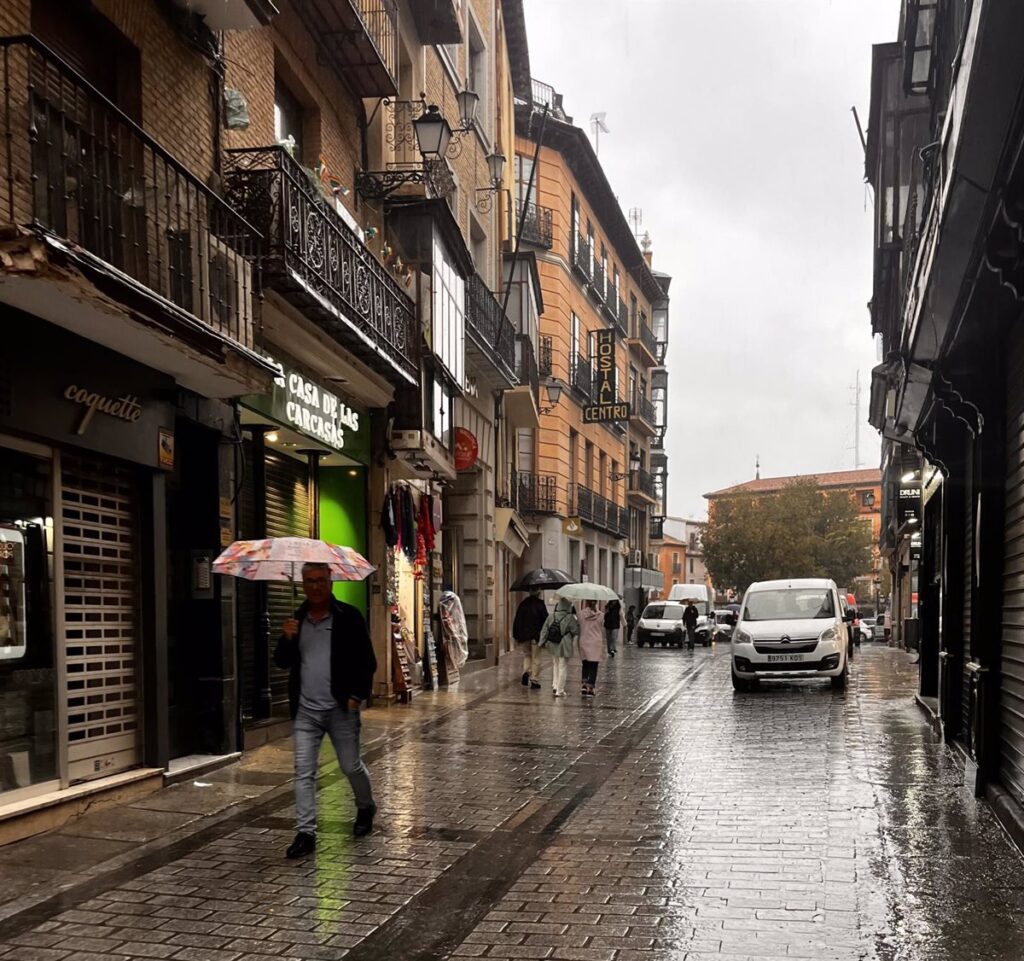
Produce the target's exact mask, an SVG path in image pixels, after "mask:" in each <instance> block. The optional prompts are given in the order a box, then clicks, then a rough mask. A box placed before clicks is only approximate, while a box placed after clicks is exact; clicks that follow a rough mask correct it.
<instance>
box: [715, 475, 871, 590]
mask: <svg viewBox="0 0 1024 961" xmlns="http://www.w3.org/2000/svg"><path fill="white" fill-rule="evenodd" d="M872 536H873V535H872V530H871V525H870V524H867V523H865V522H864V520H863V519H862V518H861V516H860V512H859V509H858V507H857V503H856V500H855V498H854V497H853V495H852V494H850V493H849V492H847V491H835V492H831V491H826V492H822V491H821V490H819V489H818V487H817V484H816V483H815V480H814V478H803V479H800V480H795V481H793V482H792V483H790V484H788V485H786V487H784V488H783V489H782V490H781V491H778V492H777V493H771V494H745V493H742V492H740V493H737V494H731V495H727V496H725V497H722V498H720V499H719V500H717V501H716V502H715V504H714V506H713V508H712V511H711V516H710V517H709V519H708V526H707V529H706V530H705V532H704V539H703V540H704V560H705V563H706V564H707V567H708V572H709V573H710V574H711V579H712V582H713V583H714V584H715V585H716V587H719V588H724V587H734V588H735V589H736V590H737V591H738V592H740V593H742V592H743V591H745V590H746V589H747V588H748V587H749V586H750V585H751V584H753V583H754V582H755V581H770V580H778V579H784V578H796V577H830V578H832V580H834V581H835V582H836V583H837V584H838V585H839V586H840V587H845V586H846V585H847V584H849V583H851V582H852V581H853V579H854V578H856V577H860V576H862V575H864V574H868V573H870V572H871V560H872V557H871V543H872Z"/></svg>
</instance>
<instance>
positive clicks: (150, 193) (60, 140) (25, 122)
mask: <svg viewBox="0 0 1024 961" xmlns="http://www.w3.org/2000/svg"><path fill="white" fill-rule="evenodd" d="M0 50H2V53H0V57H2V59H0V74H2V84H0V85H2V89H3V99H4V109H3V112H2V116H0V129H2V137H0V140H2V142H3V144H4V147H3V150H2V151H0V183H2V184H3V189H2V190H0V211H2V214H0V220H4V221H6V222H7V223H11V224H19V225H24V226H29V225H33V226H36V227H38V228H42V229H43V230H45V231H47V232H48V233H50V234H52V235H55V236H56V237H59V238H62V239H63V240H65V241H69V242H70V244H71V245H73V247H74V248H75V250H74V251H73V253H74V254H75V256H78V252H79V251H80V252H82V257H83V259H85V260H88V261H89V263H90V266H93V265H95V266H96V267H97V268H99V269H100V271H101V272H102V273H103V274H104V276H105V281H106V282H109V283H115V284H120V278H126V279H125V280H124V282H123V284H120V286H123V288H124V292H125V295H126V296H129V295H131V296H132V297H135V296H136V295H135V292H134V291H133V288H134V289H135V290H138V288H139V287H141V288H145V289H146V290H148V291H149V292H150V293H151V294H155V295H157V297H158V298H162V299H163V300H164V301H165V303H166V305H167V309H168V310H169V311H172V312H175V313H176V314H177V316H180V317H181V320H182V322H185V317H186V314H187V315H191V317H192V318H195V319H197V320H198V321H200V322H201V324H202V326H203V328H204V329H205V330H207V331H212V332H215V333H216V334H217V335H220V336H221V337H224V338H229V339H230V340H232V341H234V342H235V343H237V344H239V345H241V346H243V347H247V348H251V347H252V346H253V335H254V330H255V329H256V328H257V326H258V322H257V309H258V302H257V300H256V298H255V296H254V294H255V293H256V291H255V287H256V286H257V272H256V270H255V269H254V266H253V264H254V262H255V261H256V259H257V257H258V255H259V253H260V245H261V237H260V234H259V231H258V230H257V229H256V228H254V227H253V226H252V225H251V224H250V223H249V222H248V221H247V220H246V219H245V218H244V217H242V216H240V215H239V214H238V213H236V212H235V211H234V210H232V209H231V207H229V206H228V205H227V204H226V203H224V201H223V200H221V198H220V197H218V196H217V195H216V194H215V193H214V192H213V191H212V190H210V189H209V188H208V187H206V185H205V184H204V183H203V182H202V180H201V179H200V178H199V177H197V176H195V175H194V174H193V173H192V172H191V171H190V170H189V169H188V168H187V167H186V166H185V165H184V164H183V163H181V162H180V161H179V160H178V159H177V158H175V157H174V156H172V155H171V154H170V153H169V152H168V151H167V150H165V149H164V148H163V147H162V146H160V144H158V143H157V142H156V141H155V140H153V139H152V137H150V136H149V135H148V134H146V132H145V131H144V130H142V128H141V127H139V126H138V125H137V124H136V123H135V122H134V121H132V120H131V119H130V118H129V117H128V116H127V115H126V114H125V113H123V112H122V111H120V110H119V109H118V108H117V107H116V106H115V105H114V104H113V103H111V102H110V101H109V100H107V99H106V98H105V97H104V96H103V95H102V94H100V92H99V91H98V90H97V89H96V88H95V87H93V86H92V85H91V84H90V83H89V82H88V81H87V80H85V78H84V77H82V76H80V75H79V74H78V73H77V72H76V71H75V70H74V69H73V68H72V67H71V66H69V65H68V64H67V63H65V62H64V61H63V60H62V59H61V58H60V57H59V56H57V55H56V54H55V53H53V52H52V51H51V50H49V49H48V48H47V47H46V46H45V45H44V44H43V43H41V42H40V41H39V40H37V39H36V38H35V37H30V36H21V37H3V38H0ZM101 263H103V264H106V265H109V267H110V268H114V270H108V269H106V268H103V267H100V264H101ZM118 274H119V275H120V277H119V276H118ZM119 289H120V288H119ZM178 309H180V310H178ZM187 326H188V327H189V329H191V330H194V329H195V327H194V322H193V321H192V320H191V319H189V320H188V321H187ZM175 333H178V335H179V336H182V337H184V336H185V335H186V331H184V330H182V331H181V332H178V331H177V330H175Z"/></svg>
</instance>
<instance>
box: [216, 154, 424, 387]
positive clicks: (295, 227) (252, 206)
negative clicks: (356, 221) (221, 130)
mask: <svg viewBox="0 0 1024 961" xmlns="http://www.w3.org/2000/svg"><path fill="white" fill-rule="evenodd" d="M225 184H226V187H227V195H228V198H229V200H230V201H231V203H232V204H233V205H234V206H235V208H236V209H237V210H239V211H241V212H242V213H244V214H245V216H246V217H247V218H248V219H249V220H250V221H251V222H252V223H254V224H256V225H258V227H259V228H260V229H261V230H262V232H263V234H264V236H265V237H266V256H265V259H264V263H263V269H264V277H265V282H266V284H267V286H269V287H273V288H274V289H276V290H279V291H280V292H281V293H282V295H283V296H285V297H286V299H288V300H289V301H290V302H292V303H293V304H295V305H296V306H298V307H299V308H300V309H301V310H303V311H304V312H305V313H306V314H307V316H309V317H311V318H313V319H314V320H315V321H316V322H317V323H318V324H319V325H320V326H321V327H323V328H324V330H325V331H327V333H329V334H330V335H331V336H332V337H334V338H335V340H337V341H338V342H339V343H340V344H342V345H344V346H345V347H347V348H349V349H350V350H351V351H352V352H353V353H354V354H358V355H360V356H361V357H363V358H364V359H365V360H366V361H367V363H369V364H370V365H371V366H373V367H374V368H375V369H376V370H378V371H379V372H381V373H383V374H384V375H386V376H387V375H390V374H391V373H392V372H394V371H398V372H400V373H401V375H402V376H403V378H404V379H405V380H407V381H408V382H410V383H418V381H419V359H418V358H419V343H418V340H417V332H416V312H415V305H414V304H413V302H412V300H411V299H410V298H409V297H408V296H407V295H406V293H405V291H403V290H402V288H401V287H400V286H399V285H398V283H397V281H396V280H395V279H394V278H393V277H392V276H391V274H390V273H389V272H388V270H387V269H386V268H385V267H384V266H382V265H381V264H380V263H379V262H378V261H377V259H376V258H375V257H374V256H373V254H371V253H370V251H369V249H368V248H367V247H366V245H365V244H363V242H362V241H361V240H360V239H359V237H358V236H357V235H356V234H355V233H354V232H353V230H352V229H351V228H350V227H349V226H348V224H347V223H346V222H345V221H344V220H343V219H342V218H341V216H340V214H338V213H337V211H336V210H335V209H334V207H333V206H332V202H331V201H328V200H327V198H326V197H324V196H323V194H322V193H321V191H320V189H319V185H318V184H316V183H314V182H313V181H312V180H311V179H310V177H309V176H308V175H307V174H306V172H305V171H304V170H303V169H302V167H301V166H299V164H298V163H297V162H296V161H295V160H294V159H293V158H292V156H291V155H290V154H289V153H288V151H287V150H285V149H284V148H282V147H255V148H246V149H242V150H229V151H227V161H226V170H225Z"/></svg>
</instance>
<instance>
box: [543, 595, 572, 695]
mask: <svg viewBox="0 0 1024 961" xmlns="http://www.w3.org/2000/svg"><path fill="white" fill-rule="evenodd" d="M579 636H580V622H579V619H578V618H577V617H576V612H575V611H574V610H573V606H572V601H570V600H566V599H565V598H564V597H563V598H559V601H558V603H557V604H556V605H555V610H554V612H553V613H552V614H551V616H550V617H548V619H547V620H546V621H545V622H544V629H543V631H542V632H541V642H542V643H543V645H544V648H545V650H546V651H547V652H548V654H549V655H550V656H551V662H552V664H553V666H554V677H553V678H552V681H551V693H552V694H554V695H555V697H565V679H566V676H567V675H568V673H569V658H570V657H572V654H573V648H574V647H575V646H576V641H577V640H578V639H579Z"/></svg>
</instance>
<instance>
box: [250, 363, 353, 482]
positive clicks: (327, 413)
mask: <svg viewBox="0 0 1024 961" xmlns="http://www.w3.org/2000/svg"><path fill="white" fill-rule="evenodd" d="M274 362H275V363H277V364H278V370H279V373H278V375H277V377H275V378H274V390H273V393H271V394H270V395H269V396H267V395H264V394H255V395H250V396H249V397H246V398H244V401H243V403H245V405H246V406H247V407H250V408H252V409H253V410H256V411H259V413H261V414H266V415H267V416H268V417H271V418H272V419H273V420H275V421H277V422H278V423H279V424H281V425H282V426H284V427H291V428H293V429H294V430H297V431H299V433H301V434H305V435H306V436H307V437H310V438H312V439H313V440H315V441H318V442H319V443H321V444H323V445H324V446H325V447H329V448H331V449H332V450H337V451H342V452H343V453H345V454H346V455H348V456H349V457H351V458H353V459H354V460H358V461H360V462H361V463H369V459H370V424H369V417H368V415H367V414H366V412H365V411H361V410H360V409H359V408H357V407H353V406H352V405H351V404H349V403H347V402H346V401H344V400H342V399H341V398H340V397H339V396H338V395H337V394H335V393H334V392H333V391H332V390H329V389H328V388H326V387H324V386H323V384H321V383H319V382H318V381H316V380H314V379H313V378H312V377H310V376H309V375H308V374H304V373H302V372H301V371H299V370H296V369H294V368H292V367H289V366H288V365H287V364H281V363H279V362H278V361H274Z"/></svg>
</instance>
